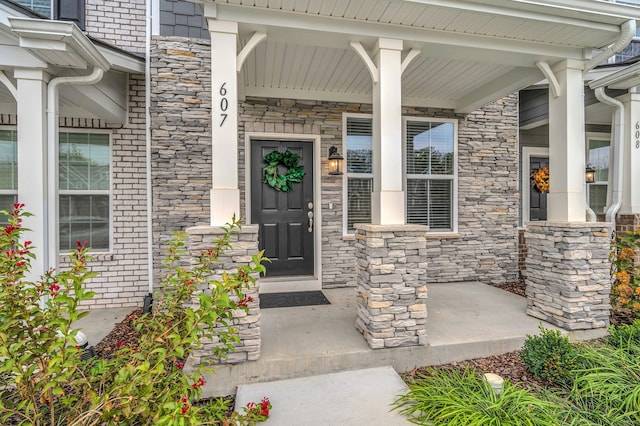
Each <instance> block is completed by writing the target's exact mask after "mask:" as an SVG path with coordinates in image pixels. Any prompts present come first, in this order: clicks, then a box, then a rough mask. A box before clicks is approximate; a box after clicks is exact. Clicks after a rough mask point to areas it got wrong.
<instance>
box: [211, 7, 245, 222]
mask: <svg viewBox="0 0 640 426" xmlns="http://www.w3.org/2000/svg"><path fill="white" fill-rule="evenodd" d="M207 21H208V23H209V34H210V37H211V92H212V93H211V139H212V146H211V157H212V161H211V166H212V175H211V184H212V188H211V225H212V226H221V225H224V224H225V223H228V222H229V221H230V220H231V217H232V216H233V215H234V214H235V215H236V217H239V216H240V190H239V186H238V75H237V71H236V62H237V54H238V52H237V47H236V46H237V45H236V43H237V40H236V39H237V34H238V23H237V22H229V21H219V20H217V19H213V18H207Z"/></svg>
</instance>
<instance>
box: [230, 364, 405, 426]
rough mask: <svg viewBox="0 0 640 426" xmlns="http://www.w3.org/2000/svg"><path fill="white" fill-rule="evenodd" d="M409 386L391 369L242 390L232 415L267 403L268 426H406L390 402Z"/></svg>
mask: <svg viewBox="0 0 640 426" xmlns="http://www.w3.org/2000/svg"><path fill="white" fill-rule="evenodd" d="M406 391H407V385H406V384H405V383H404V382H403V381H402V378H400V376H399V375H398V373H396V371H395V370H394V369H393V367H391V366H386V367H377V368H368V369H364V370H353V371H343V372H340V373H331V374H324V375H320V376H311V377H302V378H297V379H288V380H280V381H275V382H266V383H255V384H250V385H240V386H239V387H238V393H237V395H236V408H235V409H236V411H238V412H243V411H242V407H245V406H246V405H247V403H248V402H252V401H253V402H256V403H258V402H260V401H261V400H262V398H264V397H268V398H269V400H270V401H271V404H272V405H273V408H272V410H271V413H270V416H269V419H268V420H267V421H266V422H265V423H264V424H265V425H266V426H300V425H304V426H345V425H349V426H360V425H362V426H370V425H371V426H373V425H384V426H395V425H402V426H406V425H408V424H410V422H409V421H408V420H406V419H405V418H404V417H403V416H402V415H400V414H399V413H398V412H397V411H390V410H391V408H392V404H393V401H394V400H395V399H396V398H397V397H398V396H400V395H402V394H404V393H405V392H406Z"/></svg>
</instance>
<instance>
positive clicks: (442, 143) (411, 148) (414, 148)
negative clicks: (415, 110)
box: [405, 118, 456, 231]
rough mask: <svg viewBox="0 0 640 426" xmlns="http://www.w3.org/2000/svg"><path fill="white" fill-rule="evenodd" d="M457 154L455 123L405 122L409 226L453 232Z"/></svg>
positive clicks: (430, 120)
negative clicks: (420, 225) (410, 224)
mask: <svg viewBox="0 0 640 426" xmlns="http://www.w3.org/2000/svg"><path fill="white" fill-rule="evenodd" d="M455 151H456V130H455V123H454V122H453V121H436V120H432V119H429V120H422V119H415V118H410V119H407V120H406V121H405V152H406V163H405V171H406V179H407V180H406V188H405V193H406V197H407V223H416V224H422V225H428V226H429V228H430V230H434V231H453V230H454V192H455V191H454V187H455V182H454V180H455V179H454V177H455V169H454V167H455V160H456V158H455V156H456V152H455Z"/></svg>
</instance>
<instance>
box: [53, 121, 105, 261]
mask: <svg viewBox="0 0 640 426" xmlns="http://www.w3.org/2000/svg"><path fill="white" fill-rule="evenodd" d="M110 164H111V153H110V147H109V135H108V134H104V133H100V134H92V133H60V143H59V166H58V167H59V175H58V177H59V201H60V205H59V210H60V215H59V223H60V230H59V236H60V250H65V251H66V250H70V249H72V248H74V247H75V246H76V241H81V242H85V241H87V242H88V244H89V246H90V247H91V249H92V250H96V251H106V250H109V234H110V232H109V230H110V226H109V216H110V188H111V184H110Z"/></svg>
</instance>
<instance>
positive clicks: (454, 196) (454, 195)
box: [342, 112, 459, 239]
mask: <svg viewBox="0 0 640 426" xmlns="http://www.w3.org/2000/svg"><path fill="white" fill-rule="evenodd" d="M348 118H369V119H371V120H373V114H367V113H347V112H344V113H342V147H343V152H344V157H345V164H344V170H345V172H344V174H343V175H342V235H343V238H345V239H352V238H353V237H354V234H353V233H350V232H349V230H348V229H347V221H348V214H349V211H348V208H349V204H348V193H347V192H348V189H349V187H348V180H349V178H372V179H375V175H376V169H375V164H376V160H375V156H376V152H375V146H372V150H373V153H372V156H373V165H374V167H373V173H349V172H348V171H347V170H348V167H347V166H348V165H347V163H346V161H347V151H346V149H347V119H348ZM408 121H423V122H431V123H452V124H453V173H452V174H450V175H432V174H430V175H407V164H406V161H407V160H406V158H407V157H406V135H407V122H408ZM372 133H373V132H372ZM372 137H373V135H372ZM458 156H459V151H458V120H457V119H455V118H436V117H416V116H403V117H402V185H403V186H402V189H403V191H404V192H405V217H406V214H407V193H406V187H407V176H419V178H420V179H431V180H449V181H452V186H453V188H452V191H451V216H452V217H451V229H448V230H444V229H430V230H429V231H428V232H429V234H433V235H435V234H437V235H456V234H457V233H458V203H459V201H458Z"/></svg>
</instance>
